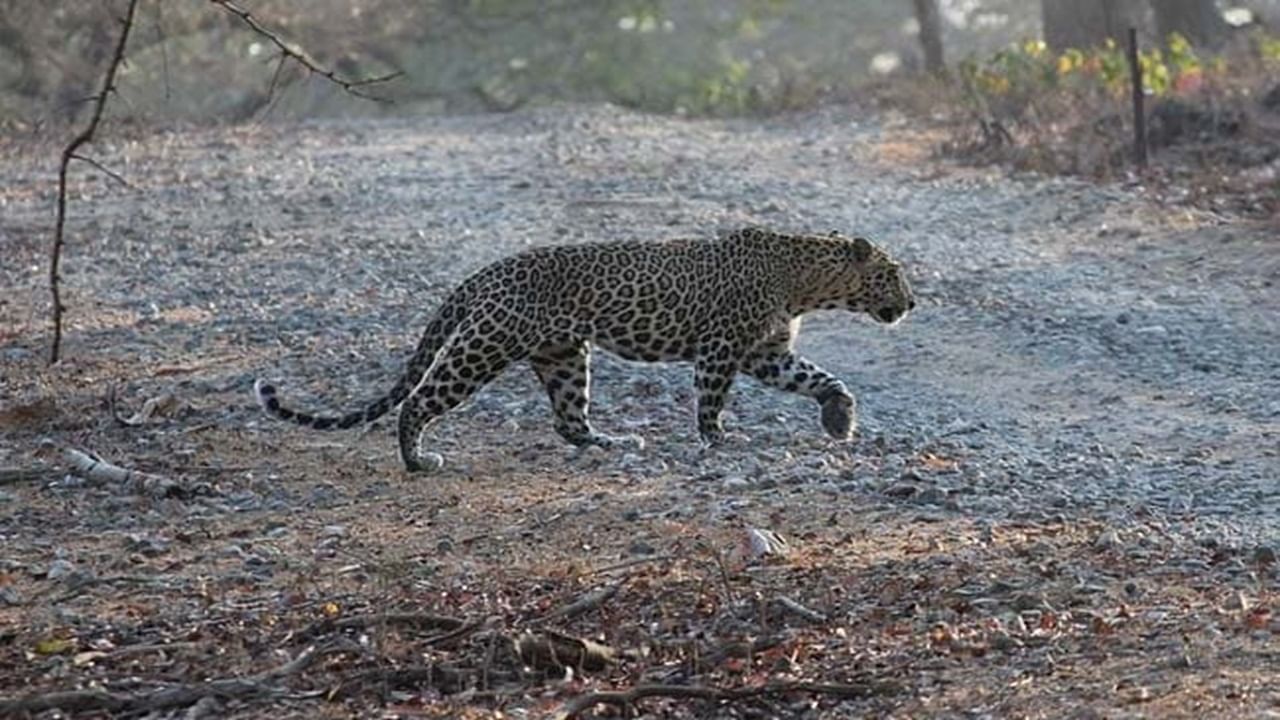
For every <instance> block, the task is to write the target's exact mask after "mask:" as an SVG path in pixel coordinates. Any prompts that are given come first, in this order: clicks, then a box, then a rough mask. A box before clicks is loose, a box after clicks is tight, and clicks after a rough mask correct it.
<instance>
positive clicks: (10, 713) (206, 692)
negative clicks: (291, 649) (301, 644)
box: [0, 642, 362, 717]
mask: <svg viewBox="0 0 1280 720" xmlns="http://www.w3.org/2000/svg"><path fill="white" fill-rule="evenodd" d="M344 652H362V649H361V648H360V647H359V646H356V645H355V644H354V643H350V642H342V643H334V644H331V645H329V646H327V647H325V648H320V649H317V648H316V647H315V646H311V647H308V648H307V649H306V650H303V651H302V652H301V653H299V654H298V655H297V657H295V658H293V659H292V660H290V661H289V662H287V663H284V664H283V665H281V666H279V667H276V668H273V669H271V670H267V671H265V672H261V673H258V674H256V675H249V676H247V677H233V678H222V679H219V680H211V681H209V682H205V683H200V684H192V685H175V686H172V687H167V688H163V689H161V690H155V691H153V692H149V693H139V694H131V693H113V692H110V691H107V690H68V691H62V692H52V693H43V694H39V695H29V696H27V697H25V698H18V699H13V700H6V699H0V717H20V716H26V715H35V714H37V713H42V712H44V711H46V710H62V711H64V712H72V713H74V712H88V711H94V710H98V711H104V710H105V711H107V712H112V713H121V714H128V715H145V714H147V713H154V712H159V711H162V710H168V709H171V708H180V707H187V706H190V705H194V704H196V703H198V702H200V701H201V700H203V699H204V698H209V697H212V698H217V699H220V700H247V699H250V698H255V697H265V696H269V695H279V694H282V693H283V692H284V691H283V690H282V689H280V688H278V687H276V685H275V684H274V683H276V682H278V681H280V680H283V679H285V678H287V677H290V676H293V675H297V674H298V673H301V672H302V671H304V670H306V669H307V668H308V667H310V666H311V665H312V664H314V663H315V661H316V660H318V659H320V658H321V657H323V656H325V655H332V654H335V653H344Z"/></svg>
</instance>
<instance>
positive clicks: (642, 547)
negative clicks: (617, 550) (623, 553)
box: [627, 540, 658, 555]
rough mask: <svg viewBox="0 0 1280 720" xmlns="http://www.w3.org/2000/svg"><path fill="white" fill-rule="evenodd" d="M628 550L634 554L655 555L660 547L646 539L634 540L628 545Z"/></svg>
mask: <svg viewBox="0 0 1280 720" xmlns="http://www.w3.org/2000/svg"><path fill="white" fill-rule="evenodd" d="M627 552H629V553H631V554H632V555H653V554H655V553H657V552H658V549H657V548H655V547H654V546H653V545H650V544H649V543H647V542H645V541H644V540H633V541H632V542H631V545H629V546H628V547H627Z"/></svg>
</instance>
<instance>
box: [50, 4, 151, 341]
mask: <svg viewBox="0 0 1280 720" xmlns="http://www.w3.org/2000/svg"><path fill="white" fill-rule="evenodd" d="M137 9H138V0H129V8H128V10H126V11H125V16H124V20H122V21H121V28H120V39H119V40H117V41H116V50H115V54H113V55H112V56H111V63H110V64H109V65H107V73H106V75H105V76H104V77H103V79H102V90H101V91H99V92H98V94H97V95H96V96H95V97H94V99H93V116H92V117H90V118H89V124H88V125H87V126H85V129H84V130H81V131H80V134H79V135H76V136H75V137H74V138H72V140H71V142H70V143H69V144H68V145H67V147H66V148H64V149H63V150H62V161H61V162H60V163H59V165H58V217H57V220H55V221H54V226H53V249H52V250H50V253H49V292H50V294H52V295H53V342H52V344H51V345H50V347H49V364H50V365H53V364H54V363H56V362H58V356H59V355H60V353H61V352H62V312H63V310H65V309H66V308H64V307H63V306H62V294H61V292H60V291H59V288H58V283H59V282H60V281H61V280H62V278H61V277H60V276H59V274H58V267H59V265H61V263H62V242H63V239H62V238H63V232H64V230H65V228H66V224H67V166H68V165H69V164H70V163H71V161H72V160H73V159H80V160H85V159H86V158H84V156H82V155H78V154H76V151H77V150H79V149H80V146H82V145H84V144H86V143H88V142H90V141H92V140H93V134H94V133H95V132H97V131H98V123H100V122H102V114H103V112H104V111H105V110H106V107H107V96H108V95H110V94H111V93H112V92H113V91H114V90H115V83H116V71H117V70H118V69H119V68H120V63H121V62H123V61H124V48H125V45H127V44H128V42H129V31H130V30H132V29H133V15H134V11H136V10H137ZM93 164H94V165H95V166H97V167H98V168H100V169H101V168H102V166H101V165H98V164H97V163H93ZM108 174H109V175H112V176H113V177H116V178H117V179H119V180H121V181H123V180H124V179H123V178H121V177H119V176H118V175H115V174H114V173H108Z"/></svg>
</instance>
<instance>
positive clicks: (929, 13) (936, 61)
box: [912, 0, 947, 75]
mask: <svg viewBox="0 0 1280 720" xmlns="http://www.w3.org/2000/svg"><path fill="white" fill-rule="evenodd" d="M912 4H913V5H915V10H916V22H917V23H919V24H920V46H921V47H922V48H923V49H924V68H925V70H928V71H929V72H930V73H932V74H934V75H945V74H946V72H947V63H946V60H945V59H944V57H943V54H942V16H941V15H939V14H938V0H912Z"/></svg>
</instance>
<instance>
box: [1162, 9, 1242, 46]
mask: <svg viewBox="0 0 1280 720" xmlns="http://www.w3.org/2000/svg"><path fill="white" fill-rule="evenodd" d="M1151 8H1152V10H1154V11H1155V15H1156V32H1158V33H1159V34H1160V40H1161V41H1162V42H1164V41H1167V40H1168V38H1169V35H1171V34H1172V33H1175V32H1176V33H1179V34H1181V35H1182V36H1183V37H1185V38H1186V39H1188V40H1190V41H1191V44H1192V45H1195V46H1197V47H1200V46H1203V47H1210V48H1212V47H1217V46H1219V45H1221V44H1222V42H1223V40H1225V39H1226V37H1227V23H1226V21H1225V20H1223V19H1222V13H1221V11H1219V10H1218V5H1217V3H1215V2H1214V0H1151Z"/></svg>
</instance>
